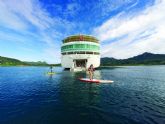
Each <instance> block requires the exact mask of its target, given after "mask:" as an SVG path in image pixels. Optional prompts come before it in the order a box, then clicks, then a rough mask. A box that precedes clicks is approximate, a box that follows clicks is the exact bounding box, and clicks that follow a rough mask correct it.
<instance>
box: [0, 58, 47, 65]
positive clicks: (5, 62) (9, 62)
mask: <svg viewBox="0 0 165 124" xmlns="http://www.w3.org/2000/svg"><path fill="white" fill-rule="evenodd" d="M0 65H1V66H15V65H29V66H46V65H48V64H47V63H46V62H41V61H38V62H25V61H20V60H18V59H13V58H8V57H2V56H0Z"/></svg>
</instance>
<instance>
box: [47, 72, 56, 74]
mask: <svg viewBox="0 0 165 124" xmlns="http://www.w3.org/2000/svg"><path fill="white" fill-rule="evenodd" d="M46 74H47V75H54V74H56V73H55V72H47V73H46Z"/></svg>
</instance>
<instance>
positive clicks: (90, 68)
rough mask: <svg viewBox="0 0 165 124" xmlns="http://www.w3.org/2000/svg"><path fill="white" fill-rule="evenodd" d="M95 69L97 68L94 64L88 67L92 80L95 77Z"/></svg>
mask: <svg viewBox="0 0 165 124" xmlns="http://www.w3.org/2000/svg"><path fill="white" fill-rule="evenodd" d="M94 71H95V69H94V67H93V64H91V65H90V67H89V68H88V72H89V77H90V80H92V79H93V73H94Z"/></svg>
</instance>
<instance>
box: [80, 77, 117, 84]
mask: <svg viewBox="0 0 165 124" xmlns="http://www.w3.org/2000/svg"><path fill="white" fill-rule="evenodd" d="M79 80H80V81H83V82H88V83H113V82H114V81H112V80H98V79H92V80H90V79H89V78H79Z"/></svg>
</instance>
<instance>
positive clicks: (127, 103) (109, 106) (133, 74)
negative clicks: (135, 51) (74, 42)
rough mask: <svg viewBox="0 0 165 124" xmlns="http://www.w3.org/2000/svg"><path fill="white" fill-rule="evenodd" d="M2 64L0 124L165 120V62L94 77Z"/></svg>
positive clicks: (147, 123) (164, 123) (156, 123)
mask: <svg viewBox="0 0 165 124" xmlns="http://www.w3.org/2000/svg"><path fill="white" fill-rule="evenodd" d="M48 69H49V68H47V67H0V124H69V123H70V124H88V123H90V124H108V123H111V124H113V123H115V124H165V66H135V67H134V66H132V67H122V68H104V69H100V70H96V71H95V78H98V79H110V80H114V83H112V84H89V83H84V82H80V81H79V80H77V78H79V77H86V73H84V72H79V73H71V72H69V71H63V69H62V68H60V67H56V68H54V71H56V72H59V73H58V74H56V75H53V76H48V75H45V72H47V71H48Z"/></svg>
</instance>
